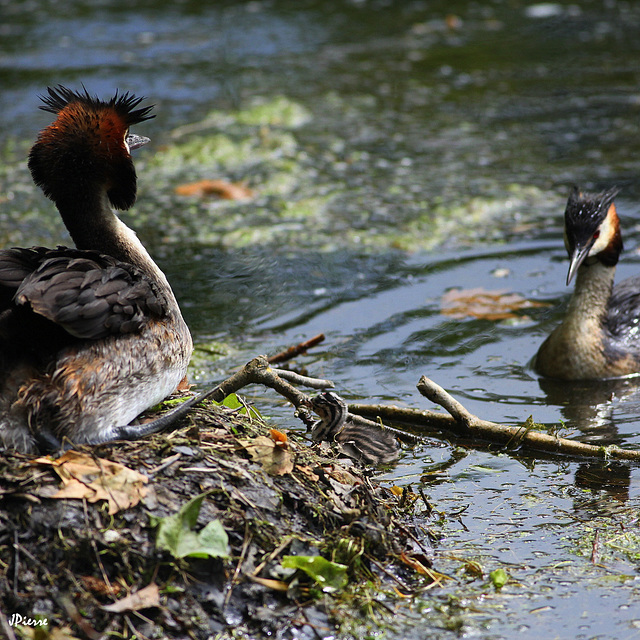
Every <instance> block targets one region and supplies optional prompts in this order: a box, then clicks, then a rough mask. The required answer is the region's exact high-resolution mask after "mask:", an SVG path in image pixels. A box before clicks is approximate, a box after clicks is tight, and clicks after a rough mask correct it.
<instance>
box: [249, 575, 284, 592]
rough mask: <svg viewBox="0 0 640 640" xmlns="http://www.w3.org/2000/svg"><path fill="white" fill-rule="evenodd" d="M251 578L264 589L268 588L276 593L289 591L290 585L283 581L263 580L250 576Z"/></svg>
mask: <svg viewBox="0 0 640 640" xmlns="http://www.w3.org/2000/svg"><path fill="white" fill-rule="evenodd" d="M249 578H250V579H251V580H253V582H257V583H258V584H261V585H262V586H263V587H268V588H269V589H273V590H274V591H287V590H288V589H289V585H288V584H287V583H286V582H283V581H282V580H272V579H271V578H261V577H260V576H249Z"/></svg>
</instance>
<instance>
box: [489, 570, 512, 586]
mask: <svg viewBox="0 0 640 640" xmlns="http://www.w3.org/2000/svg"><path fill="white" fill-rule="evenodd" d="M489 579H490V580H491V582H492V583H493V586H494V587H495V588H496V589H502V587H504V585H505V584H507V581H508V580H509V575H508V574H507V572H506V571H505V570H504V569H496V570H495V571H492V572H491V573H490V574H489Z"/></svg>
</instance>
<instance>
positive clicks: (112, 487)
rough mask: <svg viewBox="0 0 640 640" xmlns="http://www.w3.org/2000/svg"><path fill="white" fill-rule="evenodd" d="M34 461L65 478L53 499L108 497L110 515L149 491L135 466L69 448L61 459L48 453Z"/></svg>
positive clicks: (145, 479)
mask: <svg viewBox="0 0 640 640" xmlns="http://www.w3.org/2000/svg"><path fill="white" fill-rule="evenodd" d="M34 464H44V465H50V466H52V467H53V469H54V470H55V472H56V473H57V474H58V476H60V479H61V480H62V485H63V486H62V488H60V489H59V490H58V491H57V492H56V493H54V494H53V495H48V496H47V497H50V498H71V499H74V498H75V499H80V498H86V499H87V500H88V501H89V502H97V501H98V500H107V501H108V503H109V515H113V514H114V513H118V511H122V510H124V509H129V508H130V507H134V506H135V505H137V504H138V502H140V500H141V499H142V498H144V497H145V495H146V494H147V488H146V487H145V486H144V485H145V484H146V483H147V482H148V478H147V477H146V476H144V475H142V474H141V473H138V472H137V471H134V470H133V469H129V468H128V467H125V466H124V465H121V464H119V463H117V462H112V461H111V460H105V459H104V458H94V457H92V456H90V455H88V454H86V453H79V452H77V451H67V452H66V453H65V454H64V455H62V456H61V457H60V458H57V459H55V460H54V459H52V458H50V457H48V456H45V457H43V458H38V459H36V460H34Z"/></svg>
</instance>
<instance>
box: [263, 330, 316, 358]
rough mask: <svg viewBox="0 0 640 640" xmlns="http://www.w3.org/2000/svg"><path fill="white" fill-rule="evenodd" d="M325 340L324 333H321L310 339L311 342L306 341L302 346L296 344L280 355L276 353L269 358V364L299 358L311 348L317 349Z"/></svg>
mask: <svg viewBox="0 0 640 640" xmlns="http://www.w3.org/2000/svg"><path fill="white" fill-rule="evenodd" d="M323 340H324V333H319V334H318V335H317V336H314V337H313V338H310V339H309V340H305V341H304V342H301V343H300V344H296V345H294V346H292V347H289V348H288V349H285V350H284V351H281V352H280V353H276V354H275V355H274V356H270V357H269V358H267V360H268V361H269V364H279V363H280V362H286V361H287V360H291V359H292V358H295V357H296V356H299V355H300V354H301V353H306V352H307V351H308V350H309V349H311V347H315V346H316V345H317V344H320V343H321V342H322V341H323Z"/></svg>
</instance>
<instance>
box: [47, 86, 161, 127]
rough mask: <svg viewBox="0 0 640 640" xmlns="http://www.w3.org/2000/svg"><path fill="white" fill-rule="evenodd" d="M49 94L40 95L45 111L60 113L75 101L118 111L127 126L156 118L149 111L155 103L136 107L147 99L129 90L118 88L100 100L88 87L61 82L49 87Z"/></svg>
mask: <svg viewBox="0 0 640 640" xmlns="http://www.w3.org/2000/svg"><path fill="white" fill-rule="evenodd" d="M47 92H48V94H49V95H48V96H40V99H41V100H42V102H43V103H44V104H43V105H41V106H40V108H41V109H42V110H43V111H49V112H50V113H54V114H58V113H60V111H62V110H63V109H64V108H65V107H66V106H67V105H69V104H72V103H74V102H79V103H81V104H84V105H86V106H88V107H92V108H94V109H95V108H110V109H113V110H114V111H115V112H116V113H118V114H119V115H120V116H121V117H122V119H123V120H124V121H125V123H126V124H127V126H131V125H134V124H138V123H139V122H144V121H145V120H150V119H151V118H155V115H150V114H149V112H150V111H151V109H153V106H154V105H150V106H148V107H142V108H140V109H136V107H137V106H138V105H139V104H140V103H141V102H142V101H143V100H144V99H145V98H144V97H142V98H137V97H136V96H134V95H133V94H131V93H129V92H128V91H127V92H125V93H119V92H118V91H117V90H116V93H115V95H114V96H113V98H111V99H110V100H108V101H106V102H105V101H104V100H100V98H98V97H97V96H91V95H90V94H89V92H88V91H87V89H86V88H85V87H84V85H83V87H82V91H73V90H71V89H68V88H67V87H64V86H62V85H61V84H59V85H58V86H57V87H55V88H52V87H47Z"/></svg>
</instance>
